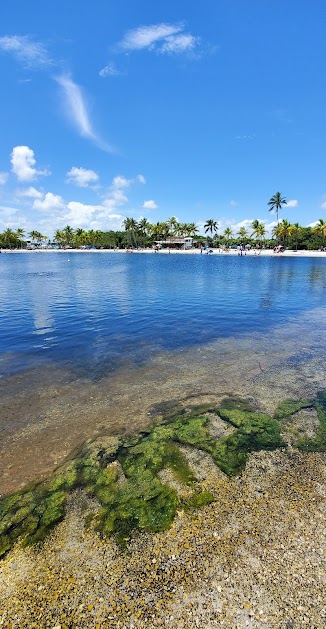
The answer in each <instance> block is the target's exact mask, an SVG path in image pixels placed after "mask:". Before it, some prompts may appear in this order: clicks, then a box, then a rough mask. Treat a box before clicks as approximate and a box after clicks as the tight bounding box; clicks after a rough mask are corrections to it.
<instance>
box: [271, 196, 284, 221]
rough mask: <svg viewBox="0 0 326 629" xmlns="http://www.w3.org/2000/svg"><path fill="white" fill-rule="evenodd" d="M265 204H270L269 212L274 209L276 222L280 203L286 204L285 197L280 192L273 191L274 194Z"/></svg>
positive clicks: (280, 207) (280, 206)
mask: <svg viewBox="0 0 326 629" xmlns="http://www.w3.org/2000/svg"><path fill="white" fill-rule="evenodd" d="M267 205H270V208H269V210H268V211H269V212H272V211H273V210H276V221H277V222H278V211H279V210H281V209H282V205H287V200H286V198H285V197H283V198H282V193H281V192H275V194H274V196H273V197H271V198H270V200H269V201H268V203H267Z"/></svg>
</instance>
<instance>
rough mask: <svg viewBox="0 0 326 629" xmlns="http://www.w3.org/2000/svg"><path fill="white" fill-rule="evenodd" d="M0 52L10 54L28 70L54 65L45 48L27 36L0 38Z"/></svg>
mask: <svg viewBox="0 0 326 629" xmlns="http://www.w3.org/2000/svg"><path fill="white" fill-rule="evenodd" d="M0 50H2V51H4V52H7V53H10V54H12V55H13V56H14V57H16V59H18V61H20V62H22V63H23V65H24V66H25V67H28V68H39V67H42V66H49V65H53V63H54V61H53V60H52V59H51V58H50V56H49V54H48V51H47V50H46V48H45V46H44V45H43V44H41V43H40V42H37V41H33V40H32V39H31V38H30V37H28V36H27V35H9V36H5V37H0Z"/></svg>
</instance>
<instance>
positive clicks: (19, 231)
mask: <svg viewBox="0 0 326 629" xmlns="http://www.w3.org/2000/svg"><path fill="white" fill-rule="evenodd" d="M24 236H25V232H24V230H23V228H22V227H18V228H17V229H16V238H17V240H18V241H19V243H20V248H22V238H24Z"/></svg>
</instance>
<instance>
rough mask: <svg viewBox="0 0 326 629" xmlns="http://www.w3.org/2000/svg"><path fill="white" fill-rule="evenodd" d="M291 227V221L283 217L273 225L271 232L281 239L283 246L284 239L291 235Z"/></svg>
mask: <svg viewBox="0 0 326 629" xmlns="http://www.w3.org/2000/svg"><path fill="white" fill-rule="evenodd" d="M291 228H292V225H291V223H290V222H289V221H288V220H287V219H286V218H284V219H283V221H282V222H281V223H278V224H277V225H275V227H274V229H273V234H274V235H275V236H276V237H277V238H280V239H281V240H282V241H283V244H284V246H285V245H286V239H287V238H288V236H290V235H291Z"/></svg>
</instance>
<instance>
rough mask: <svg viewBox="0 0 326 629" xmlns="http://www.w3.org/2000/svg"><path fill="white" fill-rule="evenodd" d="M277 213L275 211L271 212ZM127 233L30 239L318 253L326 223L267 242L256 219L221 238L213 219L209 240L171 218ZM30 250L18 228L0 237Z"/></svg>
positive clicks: (282, 231)
mask: <svg viewBox="0 0 326 629" xmlns="http://www.w3.org/2000/svg"><path fill="white" fill-rule="evenodd" d="M272 209H275V208H272ZM123 227H124V229H123V230H121V231H107V232H104V231H100V230H93V229H90V230H88V231H86V230H84V229H82V228H80V227H79V228H77V229H73V228H72V227H70V226H69V225H66V227H64V228H63V229H58V230H57V231H56V232H55V236H54V240H53V241H52V242H50V241H49V240H48V238H47V236H43V235H42V234H41V233H40V232H38V231H35V230H33V231H31V232H30V233H29V234H28V236H27V238H28V240H29V243H30V244H31V245H32V246H33V247H36V248H38V247H40V246H44V245H45V243H47V246H52V247H53V246H55V247H58V248H65V247H72V248H77V249H78V248H88V249H113V248H115V247H118V248H120V249H121V248H126V249H127V248H128V247H142V248H146V247H152V246H153V244H154V243H155V242H156V241H160V240H164V241H165V243H166V246H169V245H172V243H173V238H174V237H185V236H191V237H193V238H194V239H195V246H197V247H200V246H201V245H204V244H207V245H209V246H214V247H220V246H224V247H230V246H232V245H241V244H242V245H250V246H251V247H253V246H256V247H263V246H265V247H267V248H273V247H275V245H277V244H282V245H284V246H285V247H288V248H289V249H296V250H298V249H310V250H317V249H321V248H324V246H325V237H326V221H325V220H324V219H319V221H318V222H317V223H316V225H315V227H302V226H300V225H299V223H293V224H291V223H290V222H289V221H288V220H287V219H284V220H282V221H280V222H278V223H277V225H276V226H275V227H274V229H273V237H272V238H266V227H265V224H264V223H263V222H260V221H259V220H257V219H255V220H254V221H252V223H251V226H250V227H251V230H252V231H251V234H248V232H247V230H246V229H245V228H244V227H241V228H240V229H239V231H238V232H237V235H236V236H235V235H234V234H233V232H232V229H231V228H230V227H227V228H226V229H225V230H224V232H223V233H222V234H218V233H217V232H218V223H217V222H216V221H215V220H214V219H212V218H211V219H208V220H207V221H206V223H205V225H204V230H205V234H206V236H201V235H198V229H197V227H196V225H195V224H194V223H178V221H177V219H176V218H175V217H174V216H172V217H171V218H170V219H168V220H167V221H163V222H157V223H155V224H151V223H150V222H149V221H148V220H147V219H146V218H143V219H141V220H140V221H139V222H137V221H136V220H135V219H134V218H126V219H124V221H123ZM26 246H27V243H26V235H25V233H24V230H23V229H21V228H18V229H16V230H12V229H10V228H8V229H6V230H5V231H4V232H3V233H0V248H3V249H22V248H25V247H26Z"/></svg>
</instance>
